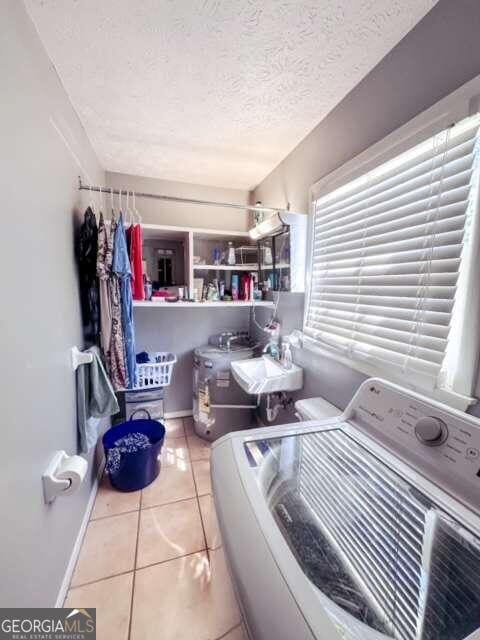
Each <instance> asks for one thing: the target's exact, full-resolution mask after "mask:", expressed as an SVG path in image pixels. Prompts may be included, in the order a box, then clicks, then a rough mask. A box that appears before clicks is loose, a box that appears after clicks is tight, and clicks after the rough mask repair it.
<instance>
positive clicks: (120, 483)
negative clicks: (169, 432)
mask: <svg viewBox="0 0 480 640" xmlns="http://www.w3.org/2000/svg"><path fill="white" fill-rule="evenodd" d="M146 413H147V412H146ZM130 433H143V434H144V435H146V436H147V438H148V439H149V440H150V443H151V445H152V446H151V447H149V448H148V449H141V450H140V451H135V452H134V453H124V454H123V455H122V460H121V463H120V468H119V470H118V471H117V472H116V473H111V474H110V482H111V483H112V485H113V486H114V487H115V488H116V489H118V490H119V491H138V490H139V489H143V488H144V487H146V486H147V485H149V484H151V483H152V482H153V481H154V480H155V478H156V477H157V476H158V474H159V473H160V452H161V450H162V446H163V441H164V439H165V427H164V426H163V424H161V423H160V422H158V421H157V420H151V419H150V416H149V418H148V419H143V420H128V421H127V422H122V423H121V424H118V425H116V426H114V427H111V428H110V429H109V430H108V431H107V432H106V433H105V434H104V436H103V438H102V443H103V449H104V451H105V458H106V457H107V456H108V451H109V450H110V449H112V448H113V447H114V446H115V442H117V440H119V439H120V438H123V437H125V436H127V435H128V434H130Z"/></svg>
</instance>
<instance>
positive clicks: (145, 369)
mask: <svg viewBox="0 0 480 640" xmlns="http://www.w3.org/2000/svg"><path fill="white" fill-rule="evenodd" d="M148 355H149V357H150V362H146V363H144V364H137V378H138V382H137V384H136V385H135V387H133V388H134V389H153V388H154V387H168V386H169V384H170V382H171V380H172V373H173V367H174V365H175V363H176V362H177V356H176V355H175V354H173V353H169V352H166V351H155V352H151V353H149V354H148Z"/></svg>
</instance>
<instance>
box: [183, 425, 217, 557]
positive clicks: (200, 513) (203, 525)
mask: <svg viewBox="0 0 480 640" xmlns="http://www.w3.org/2000/svg"><path fill="white" fill-rule="evenodd" d="M183 428H184V429H185V425H183ZM187 448H188V454H189V456H190V447H189V445H188V439H187ZM190 466H191V472H192V477H193V484H194V486H195V497H196V499H197V508H198V514H199V516H200V524H201V525H202V531H203V539H204V541H205V551H206V552H207V558H208V563H209V564H210V550H209V548H208V540H207V533H206V531H205V524H204V522H203V516H202V509H201V507H200V497H199V495H198V487H197V481H196V480H195V474H194V472H193V460H192V462H191V464H190Z"/></svg>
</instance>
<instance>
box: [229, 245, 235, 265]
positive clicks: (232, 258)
mask: <svg viewBox="0 0 480 640" xmlns="http://www.w3.org/2000/svg"><path fill="white" fill-rule="evenodd" d="M227 263H228V264H229V265H230V266H233V265H234V264H236V261H235V249H234V247H233V244H232V243H231V242H229V243H228V257H227Z"/></svg>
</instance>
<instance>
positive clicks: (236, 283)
mask: <svg viewBox="0 0 480 640" xmlns="http://www.w3.org/2000/svg"><path fill="white" fill-rule="evenodd" d="M238 286H239V278H238V276H237V275H233V276H232V300H238Z"/></svg>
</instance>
